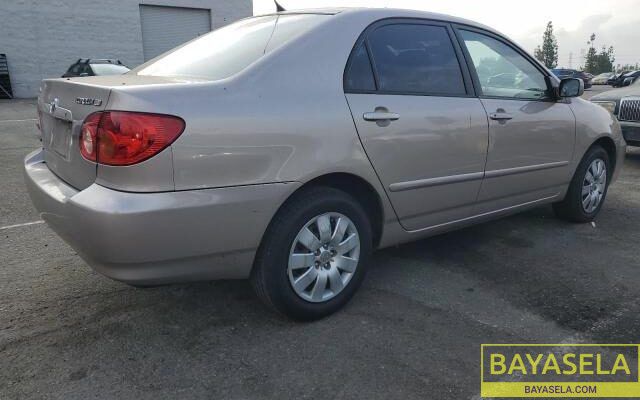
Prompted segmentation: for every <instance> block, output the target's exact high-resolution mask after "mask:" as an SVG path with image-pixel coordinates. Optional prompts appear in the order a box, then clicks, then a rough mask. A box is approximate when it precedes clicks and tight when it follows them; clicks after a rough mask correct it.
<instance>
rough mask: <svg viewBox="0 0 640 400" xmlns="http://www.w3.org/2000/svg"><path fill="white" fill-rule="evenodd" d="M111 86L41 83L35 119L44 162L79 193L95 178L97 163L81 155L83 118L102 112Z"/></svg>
mask: <svg viewBox="0 0 640 400" xmlns="http://www.w3.org/2000/svg"><path fill="white" fill-rule="evenodd" d="M110 91H111V88H110V87H107V86H96V85H89V84H85V83H83V82H78V81H74V80H69V79H50V80H49V79H48V80H45V81H43V86H42V90H41V93H40V95H39V96H38V118H39V120H40V131H41V133H42V147H43V148H44V160H45V162H46V163H47V166H48V167H49V169H50V170H51V171H52V172H53V173H54V174H56V175H57V176H58V177H59V178H61V179H62V180H64V181H65V182H66V183H68V184H69V185H71V186H73V187H74V188H76V189H78V190H82V189H85V188H87V187H88V186H89V185H91V184H92V183H93V182H94V181H95V179H96V172H97V171H96V163H94V162H91V161H88V160H86V159H85V158H84V157H82V155H81V154H80V146H79V144H78V140H79V137H80V130H81V128H82V123H83V122H84V120H85V118H86V117H87V116H88V115H89V114H91V113H94V112H96V111H101V110H104V108H105V107H106V105H107V101H108V100H109V93H110Z"/></svg>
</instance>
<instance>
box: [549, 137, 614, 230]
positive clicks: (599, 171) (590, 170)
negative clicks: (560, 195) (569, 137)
mask: <svg viewBox="0 0 640 400" xmlns="http://www.w3.org/2000/svg"><path fill="white" fill-rule="evenodd" d="M611 172H612V171H611V169H610V164H609V155H608V153H607V152H606V151H605V150H604V149H603V148H602V147H600V146H594V147H592V148H591V149H589V151H588V152H587V154H585V156H584V158H583V159H582V161H581V162H580V165H579V166H578V168H577V170H576V173H575V175H574V177H573V179H572V180H571V184H570V185H569V190H568V191H567V195H566V197H565V199H564V200H563V201H561V202H559V203H556V204H554V205H553V209H554V211H555V213H556V215H557V216H558V217H560V218H563V219H566V220H568V221H571V222H578V223H584V222H590V221H593V219H594V218H595V217H596V216H597V215H598V213H599V212H600V209H601V208H602V205H603V204H604V200H605V197H606V195H607V189H608V187H609V180H610V176H611Z"/></svg>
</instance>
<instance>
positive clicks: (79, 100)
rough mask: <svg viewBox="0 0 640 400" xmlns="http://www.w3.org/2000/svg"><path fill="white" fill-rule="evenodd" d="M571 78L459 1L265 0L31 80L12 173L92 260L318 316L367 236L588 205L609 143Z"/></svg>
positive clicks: (602, 181) (614, 165) (128, 276)
mask: <svg viewBox="0 0 640 400" xmlns="http://www.w3.org/2000/svg"><path fill="white" fill-rule="evenodd" d="M583 90H584V88H583V82H582V81H580V80H579V79H572V78H569V79H564V80H559V79H558V78H556V77H554V76H553V74H551V73H550V72H549V71H548V70H547V69H546V68H544V67H543V66H542V65H541V64H540V63H539V62H538V61H536V60H535V59H534V58H532V57H531V56H530V55H529V54H527V53H526V52H525V51H523V50H522V49H521V48H520V47H519V46H517V45H516V44H514V43H513V42H512V41H510V40H509V39H507V38H506V37H505V36H503V35H501V34H500V33H498V32H496V31H494V30H492V29H490V28H488V27H486V26H482V25H479V24H476V23H474V22H471V21H467V20H463V19H458V18H454V17H449V16H445V15H438V14H431V13H424V12H417V11H415V12H414V11H406V10H392V9H340V10H314V11H308V12H306V11H298V12H281V13H277V14H273V15H264V16H258V17H252V18H248V19H244V20H241V21H239V22H236V23H234V24H231V25H229V26H227V27H224V28H222V29H219V30H217V31H214V32H212V33H210V34H207V35H204V36H202V37H200V38H197V39H195V40H193V41H191V42H188V43H186V44H184V45H182V46H181V47H178V48H176V49H174V50H172V51H170V52H168V53H166V54H164V55H162V56H160V57H158V58H156V59H153V60H151V61H149V62H147V63H146V64H143V65H141V66H139V67H137V68H135V69H134V70H132V71H130V72H129V73H127V74H125V75H123V76H106V77H88V78H69V79H50V80H45V81H44V82H43V84H42V88H41V93H40V96H39V99H38V112H39V125H40V130H41V135H42V149H39V150H37V151H35V152H33V153H31V154H29V155H28V156H27V157H26V159H25V163H24V166H25V176H26V182H27V186H28V189H29V192H30V195H31V198H32V200H33V203H34V204H35V206H36V208H37V209H38V210H39V212H40V213H41V215H42V218H43V219H44V220H45V221H46V222H47V223H48V224H49V225H50V226H51V227H52V228H53V229H54V230H55V231H56V232H57V233H58V234H59V235H60V236H61V237H62V238H64V239H65V240H66V241H67V242H68V243H69V244H70V245H71V246H72V247H73V248H74V249H76V250H77V252H78V254H79V255H80V256H81V257H82V258H83V259H84V260H85V261H86V262H87V264H89V265H90V266H91V267H93V268H94V269H95V270H97V271H98V272H100V273H102V274H104V275H107V276H109V277H111V278H113V279H117V280H120V281H123V282H127V283H129V284H132V285H135V286H149V285H158V284H166V283H172V282H183V281H196V280H209V279H235V278H249V279H250V280H251V282H252V284H253V286H254V287H255V289H256V292H257V294H258V295H259V297H260V298H261V299H262V300H263V301H264V302H265V303H266V304H267V305H269V306H271V307H272V308H273V309H275V310H277V311H279V312H281V313H283V314H285V315H287V316H289V317H292V318H296V319H306V320H309V319H316V318H321V317H323V316H326V315H328V314H330V313H332V312H335V311H336V310H338V309H339V308H340V307H342V306H343V305H344V304H345V303H346V302H347V301H348V300H349V299H350V298H351V297H352V296H353V295H354V293H355V292H356V290H357V288H358V287H359V285H360V284H361V282H362V280H363V278H364V276H365V272H366V270H367V262H368V258H369V256H370V254H371V253H372V252H373V251H374V250H375V249H380V248H384V247H387V246H391V245H396V244H399V243H402V242H408V241H413V240H416V239H420V238H424V237H427V236H430V235H435V234H438V233H441V232H444V231H449V230H452V229H456V228H460V227H464V226H467V225H469V224H474V223H479V222H482V221H486V220H488V219H492V218H497V217H500V216H504V215H507V214H511V213H515V212H519V211H522V210H525V209H528V208H530V207H536V206H540V205H543V204H553V207H554V209H555V211H556V213H557V214H558V216H560V217H562V218H564V219H567V220H570V221H574V222H588V221H592V220H593V219H594V218H595V217H596V215H597V214H598V212H599V211H600V209H601V208H602V205H603V203H604V201H605V197H606V194H607V188H608V185H609V184H610V183H611V182H612V181H613V180H614V179H615V178H616V176H617V174H618V171H619V170H620V166H621V164H622V160H623V157H624V153H625V143H624V140H623V139H622V136H621V133H620V127H619V125H618V123H617V121H616V120H615V118H613V117H612V115H611V114H610V113H608V112H607V111H606V110H605V109H604V108H602V107H599V106H597V105H594V104H592V103H589V102H587V101H584V100H582V99H580V98H579V96H580V95H581V94H582V92H583Z"/></svg>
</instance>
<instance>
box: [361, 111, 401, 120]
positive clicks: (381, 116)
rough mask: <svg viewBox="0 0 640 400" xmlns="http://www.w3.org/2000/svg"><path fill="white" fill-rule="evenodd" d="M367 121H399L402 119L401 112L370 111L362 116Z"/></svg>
mask: <svg viewBox="0 0 640 400" xmlns="http://www.w3.org/2000/svg"><path fill="white" fill-rule="evenodd" d="M362 117H363V118H364V120H365V121H397V120H399V119H400V114H397V113H394V112H380V111H376V112H368V113H364V115H363V116H362Z"/></svg>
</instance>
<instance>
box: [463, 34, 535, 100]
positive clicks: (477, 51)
mask: <svg viewBox="0 0 640 400" xmlns="http://www.w3.org/2000/svg"><path fill="white" fill-rule="evenodd" d="M460 33H461V35H462V38H463V40H464V43H465V46H466V47H467V51H468V52H469V54H470V55H471V59H472V61H473V65H474V67H475V70H476V73H477V75H478V80H479V81H480V82H479V83H480V87H481V88H482V94H483V95H484V96H489V97H506V98H518V99H530V100H536V99H541V98H544V97H545V96H546V95H547V83H546V80H545V77H544V75H543V74H542V72H540V71H539V70H538V69H537V68H536V67H535V66H534V65H533V64H531V62H529V61H528V60H527V59H526V58H524V57H523V56H522V55H520V54H519V53H518V52H517V51H515V50H514V49H513V48H511V47H510V46H507V45H506V44H504V43H503V42H501V41H499V40H496V39H494V38H492V37H490V36H487V35H483V34H481V33H476V32H471V31H465V30H462V31H460Z"/></svg>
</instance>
